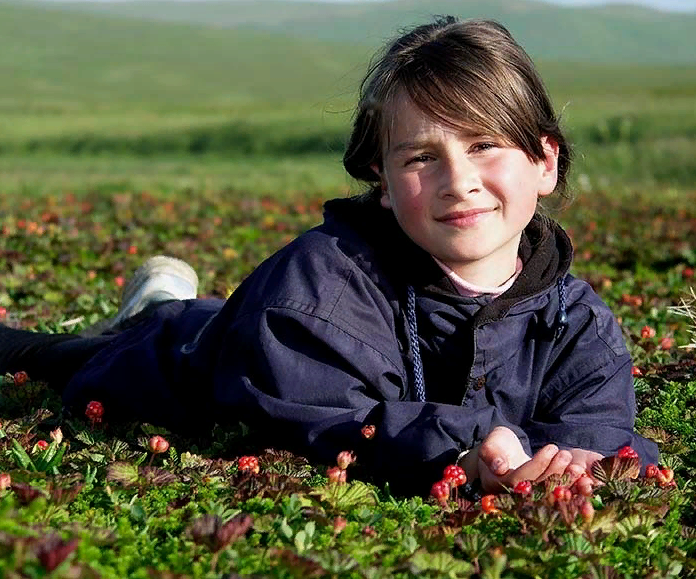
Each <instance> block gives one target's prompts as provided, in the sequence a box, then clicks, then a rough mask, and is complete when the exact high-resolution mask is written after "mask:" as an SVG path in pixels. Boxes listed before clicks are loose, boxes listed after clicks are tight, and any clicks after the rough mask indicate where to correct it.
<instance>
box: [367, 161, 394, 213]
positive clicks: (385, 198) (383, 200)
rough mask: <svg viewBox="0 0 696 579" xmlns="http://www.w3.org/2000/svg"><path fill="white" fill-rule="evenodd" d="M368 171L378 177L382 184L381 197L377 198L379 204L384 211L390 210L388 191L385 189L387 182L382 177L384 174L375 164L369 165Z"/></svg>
mask: <svg viewBox="0 0 696 579" xmlns="http://www.w3.org/2000/svg"><path fill="white" fill-rule="evenodd" d="M370 169H372V170H373V171H374V172H375V173H376V174H377V175H379V180H380V182H381V184H382V196H381V197H380V198H379V202H380V203H381V205H382V207H384V208H385V209H391V199H390V197H389V190H388V189H387V180H386V179H385V177H384V172H383V171H382V170H381V169H380V168H379V165H377V163H373V164H372V165H370Z"/></svg>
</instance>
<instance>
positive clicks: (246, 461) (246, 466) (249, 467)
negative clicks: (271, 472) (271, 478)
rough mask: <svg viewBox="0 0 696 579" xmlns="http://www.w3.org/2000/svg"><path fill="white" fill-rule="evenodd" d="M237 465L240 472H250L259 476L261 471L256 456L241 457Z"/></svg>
mask: <svg viewBox="0 0 696 579" xmlns="http://www.w3.org/2000/svg"><path fill="white" fill-rule="evenodd" d="M237 464H238V465H239V470H241V471H248V472H250V473H252V474H259V471H260V470H261V468H260V467H259V459H258V458H256V457H255V456H240V457H239V460H238V461H237Z"/></svg>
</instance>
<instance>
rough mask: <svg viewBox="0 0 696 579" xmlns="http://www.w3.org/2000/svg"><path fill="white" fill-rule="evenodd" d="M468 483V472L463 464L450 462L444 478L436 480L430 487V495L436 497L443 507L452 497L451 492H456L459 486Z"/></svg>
mask: <svg viewBox="0 0 696 579" xmlns="http://www.w3.org/2000/svg"><path fill="white" fill-rule="evenodd" d="M465 483H466V473H465V472H464V469H463V468H462V467H461V466H457V465H456V464H450V465H449V466H447V467H445V470H444V471H443V473H442V480H439V481H438V482H436V483H435V484H434V485H433V486H432V487H431V489H430V495H431V496H432V497H434V498H435V499H436V500H437V502H438V503H440V504H441V505H442V506H443V507H444V506H446V505H447V502H448V501H449V499H450V492H451V491H454V492H455V498H456V493H457V488H458V487H460V486H461V485H463V484H465Z"/></svg>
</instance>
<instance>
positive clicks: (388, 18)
mask: <svg viewBox="0 0 696 579" xmlns="http://www.w3.org/2000/svg"><path fill="white" fill-rule="evenodd" d="M35 1H36V0H35ZM38 3H39V4H42V2H41V1H40V0H39V1H38ZM50 5H51V6H60V7H63V8H65V9H69V10H73V11H79V12H83V13H84V12H93V13H101V14H109V15H120V16H124V17H129V18H133V19H137V20H150V21H169V22H187V23H199V24H205V25H210V26H215V27H231V28H254V29H257V30H268V31H273V32H276V33H282V34H283V35H290V36H293V37H296V38H305V39H308V38H313V39H319V40H328V41H332V42H345V43H358V44H367V45H371V46H374V45H377V44H380V43H381V42H382V41H383V40H384V39H385V38H388V37H390V36H391V35H392V34H393V33H394V31H395V30H396V29H397V28H399V27H402V26H405V25H410V24H413V23H416V22H422V21H424V20H426V19H427V18H429V17H430V16H431V15H432V14H455V15H459V16H462V17H486V18H494V19H497V20H500V21H501V22H503V23H504V24H505V25H507V26H508V27H509V28H510V29H511V31H512V32H513V33H514V34H515V35H516V36H517V37H518V38H519V40H520V41H521V42H522V44H523V45H524V46H525V47H526V48H527V49H528V51H529V52H530V53H531V54H532V55H533V56H535V57H542V58H545V59H549V60H573V61H584V62H595V63H609V62H614V63H626V62H635V63H655V64H666V63H671V64H677V63H682V64H684V63H692V64H693V63H696V43H694V42H693V33H694V30H696V14H690V13H687V14H675V13H667V12H658V11H654V10H649V9H646V8H640V7H636V6H628V5H614V6H605V7H591V8H587V7H586V8H569V7H561V6H556V5H551V4H547V3H544V2H537V1H533V0H432V1H429V2H427V3H424V2H422V0H393V1H385V2H352V3H339V2H337V3H318V2H308V1H292V2H290V1H280V0H207V1H198V2H181V1H176V0H174V1H172V0H131V1H127V2H69V1H68V2H51V3H50Z"/></svg>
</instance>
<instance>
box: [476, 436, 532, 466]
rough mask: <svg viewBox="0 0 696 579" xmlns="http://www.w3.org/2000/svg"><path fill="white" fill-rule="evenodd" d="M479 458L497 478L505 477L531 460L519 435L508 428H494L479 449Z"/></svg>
mask: <svg viewBox="0 0 696 579" xmlns="http://www.w3.org/2000/svg"><path fill="white" fill-rule="evenodd" d="M478 458H479V459H480V460H482V461H483V462H484V464H485V465H486V466H487V467H488V469H489V470H490V471H491V473H493V474H494V475H495V476H503V475H505V474H506V473H507V472H508V471H510V470H511V469H515V468H517V467H518V466H519V465H521V464H523V463H524V462H526V461H527V460H529V456H527V454H526V453H525V451H524V448H523V447H522V443H521V442H520V440H519V438H517V435H516V434H515V433H514V432H513V431H512V430H510V429H509V428H507V427H504V426H498V427H496V428H494V429H493V430H492V431H491V432H490V434H489V435H488V436H486V438H485V440H484V441H483V442H482V443H481V446H480V448H479V453H478Z"/></svg>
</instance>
